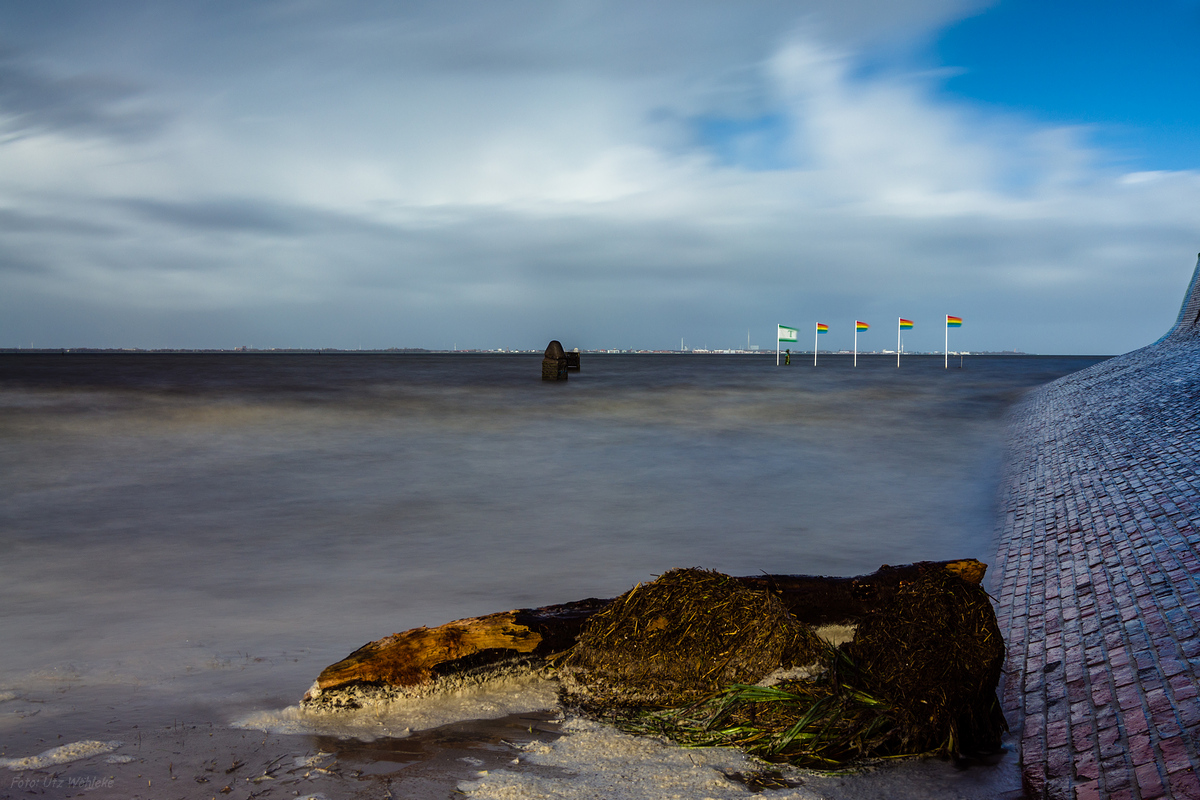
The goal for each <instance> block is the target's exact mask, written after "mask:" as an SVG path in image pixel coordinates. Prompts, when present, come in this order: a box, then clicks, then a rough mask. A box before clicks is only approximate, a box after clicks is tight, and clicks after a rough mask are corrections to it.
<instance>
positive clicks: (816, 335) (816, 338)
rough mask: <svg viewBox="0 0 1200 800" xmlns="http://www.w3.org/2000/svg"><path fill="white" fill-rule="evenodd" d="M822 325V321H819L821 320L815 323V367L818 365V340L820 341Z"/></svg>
mask: <svg viewBox="0 0 1200 800" xmlns="http://www.w3.org/2000/svg"><path fill="white" fill-rule="evenodd" d="M820 325H821V323H819V322H814V323H813V366H814V367H815V366H816V365H817V342H818V341H819V339H818V337H819V336H820V333H821V328H820Z"/></svg>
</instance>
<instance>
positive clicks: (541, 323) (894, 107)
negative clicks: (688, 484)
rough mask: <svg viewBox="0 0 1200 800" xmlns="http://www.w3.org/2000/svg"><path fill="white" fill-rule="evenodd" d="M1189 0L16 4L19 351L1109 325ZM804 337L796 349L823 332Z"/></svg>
mask: <svg viewBox="0 0 1200 800" xmlns="http://www.w3.org/2000/svg"><path fill="white" fill-rule="evenodd" d="M1198 38H1200V0H1145V2H1142V3H1137V4H1133V3H1128V2H1114V1H1112V0H1092V1H1091V2H1087V3H1084V2H1075V0H1064V1H1063V2H1059V1H1058V0H1043V2H1033V1H1032V0H1012V1H1011V2H1010V1H1009V0H1001V1H1000V2H992V3H989V2H985V1H983V0H807V1H806V2H799V1H797V0H793V1H792V2H776V1H775V0H738V2H729V0H686V2H675V0H657V1H656V2H654V3H645V2H634V1H633V0H616V1H609V0H503V2H500V1H498V0H429V1H428V2H426V1H424V0H406V2H393V1H392V0H387V2H382V1H381V2H341V1H337V2H334V1H333V0H331V1H330V2H324V0H259V1H258V2H254V3H245V2H241V1H240V0H239V1H238V2H225V1H224V0H214V1H204V2H200V1H199V0H197V1H196V2H188V1H187V0H179V1H178V2H162V1H161V0H147V1H146V2H122V1H121V0H113V1H112V2H104V3H96V2H93V0H80V1H79V2H65V1H60V0H44V2H37V3H28V2H22V0H0V347H18V346H20V347H30V346H33V347H141V348H175V347H178V348H208V347H211V348H231V347H237V346H243V345H246V346H250V347H256V348H267V347H338V348H358V347H361V348H386V347H423V348H431V349H443V348H444V349H449V348H452V347H457V348H459V349H467V348H481V349H485V348H486V349H492V348H514V349H526V348H542V347H545V344H546V342H548V341H549V340H550V339H559V340H561V341H562V342H563V344H564V345H566V346H567V347H580V348H581V349H592V348H645V349H678V347H679V345H680V341H681V339H682V340H683V341H684V342H685V344H686V345H687V346H688V347H697V348H699V347H707V348H728V347H742V346H745V344H746V343H747V339H749V341H750V342H751V343H752V344H755V345H758V346H760V347H762V348H764V349H767V348H772V349H773V348H774V345H775V330H776V327H775V326H776V325H777V324H779V323H782V324H785V325H790V326H793V327H796V328H798V329H799V330H800V331H801V340H802V342H804V341H806V340H807V337H808V336H809V335H810V334H808V333H806V332H811V331H812V330H813V326H814V325H815V323H816V322H823V323H826V324H828V325H829V328H830V332H829V334H828V335H827V336H825V337H823V339H822V347H823V348H831V349H838V348H843V347H844V348H849V347H850V346H851V342H852V337H853V327H854V321H855V320H863V321H866V322H869V323H870V324H871V329H870V330H869V331H868V332H866V333H864V334H861V335H860V336H859V347H860V348H861V349H882V348H892V347H894V346H895V336H894V333H895V329H896V319H897V318H898V317H900V316H903V317H906V318H908V319H912V320H913V321H914V322H915V327H914V329H913V330H912V331H909V332H906V334H905V347H906V348H907V349H909V350H940V349H941V347H942V343H943V320H944V318H945V315H946V314H954V315H957V316H960V317H962V318H963V320H964V322H963V326H962V327H961V328H958V329H955V330H954V331H953V333H952V339H953V341H952V344H951V347H952V349H965V350H975V351H981V350H1021V351H1025V352H1031V353H1080V354H1084V353H1087V354H1091V353H1097V354H1114V353H1121V352H1126V351H1128V350H1132V349H1135V348H1138V347H1142V346H1144V345H1147V344H1149V343H1151V342H1153V341H1154V340H1156V339H1157V338H1158V337H1160V336H1161V335H1163V334H1164V333H1165V332H1166V331H1167V329H1168V328H1169V327H1170V326H1171V325H1172V324H1173V322H1174V320H1175V317H1176V315H1177V313H1178V310H1179V306H1180V303H1181V301H1182V299H1183V293H1184V290H1185V289H1186V287H1187V285H1188V282H1189V280H1190V278H1191V275H1192V271H1193V269H1194V268H1195V266H1196V262H1197V251H1200V78H1198V77H1197V76H1200V48H1197V47H1196V46H1195V42H1196V41H1197V39H1198ZM801 346H804V345H801Z"/></svg>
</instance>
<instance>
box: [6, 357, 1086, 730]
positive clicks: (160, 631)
mask: <svg viewBox="0 0 1200 800" xmlns="http://www.w3.org/2000/svg"><path fill="white" fill-rule="evenodd" d="M1096 360H1098V359H1095V358H1016V357H1014V358H999V357H995V358H991V357H988V358H983V357H981V358H968V359H967V361H966V368H965V369H962V370H956V369H951V370H945V369H943V368H942V363H941V360H940V359H934V358H921V357H911V358H909V359H908V360H907V361H906V362H905V364H904V366H903V367H902V368H901V369H899V370H898V369H896V368H895V366H894V361H889V360H888V359H886V358H870V357H860V358H859V367H858V368H857V369H852V368H850V366H849V359H839V358H837V357H830V358H828V359H823V362H822V365H821V366H820V367H818V368H817V369H813V368H811V367H806V366H802V365H798V366H792V367H790V368H786V369H785V368H776V367H775V366H774V362H773V359H768V358H767V357H754V356H727V357H720V356H690V357H684V356H590V357H588V356H585V358H584V363H583V370H582V371H581V372H580V373H578V374H573V375H572V376H571V379H570V380H569V381H568V382H567V383H565V384H555V383H543V382H541V381H540V380H539V379H538V377H539V374H540V373H539V367H540V364H539V358H538V357H536V356H469V355H430V356H415V355H403V356H384V355H338V356H329V355H325V356H296V355H278V356H265V355H232V354H229V355H146V354H141V355H130V356H117V355H95V356H87V355H63V356H33V355H29V356H25V355H22V356H0V470H2V473H3V475H4V476H5V479H4V481H3V488H2V489H0V492H2V493H3V495H2V497H0V500H2V502H0V531H2V532H0V553H3V562H4V564H5V570H4V581H3V582H0V641H3V642H5V647H4V648H2V649H0V691H3V690H14V691H17V692H26V693H29V692H35V691H39V690H41V689H42V688H44V687H46V686H50V685H70V686H79V685H94V684H102V683H103V684H112V685H126V686H137V687H139V691H140V692H141V694H140V695H139V696H140V697H142V698H143V700H142V702H143V703H145V704H146V705H147V706H148V707H149V706H153V705H154V703H165V702H168V701H169V700H171V699H175V700H178V699H180V698H182V697H183V696H184V695H186V696H187V698H188V702H191V703H197V704H200V705H204V704H209V705H210V706H211V707H212V708H215V709H219V713H221V714H226V715H242V714H244V713H247V712H248V711H252V710H254V709H256V708H261V707H275V708H278V707H281V705H283V704H285V703H286V702H294V700H295V699H296V698H298V697H299V696H300V695H301V694H302V693H303V692H304V690H305V689H306V688H307V687H308V685H309V684H310V683H311V681H312V679H313V677H314V676H315V675H316V674H317V672H319V671H320V669H321V668H322V667H324V666H325V665H327V664H329V663H332V662H333V661H336V660H338V659H340V658H341V657H343V656H345V655H346V654H347V653H348V652H349V651H350V650H353V649H354V648H356V647H358V646H359V645H361V644H362V643H363V642H366V641H368V640H371V639H375V638H378V637H380V636H383V635H385V634H388V633H391V632H394V631H398V630H402V629H405V628H409V627H413V626H417V625H422V624H428V625H436V624H440V623H442V622H445V621H448V620H451V619H454V618H458V617H464V616H471V615H477V614H483V613H489V612H492V611H497V610H504V609H509V608H516V607H522V606H535V605H542V604H548V603H555V602H562V601H567V600H574V599H579V598H583V597H587V596H600V597H609V596H614V595H616V594H618V593H620V592H622V591H624V590H625V589H627V588H629V587H630V586H631V585H632V584H634V583H636V582H638V581H643V580H647V579H649V578H651V577H652V576H654V575H655V574H657V573H660V572H662V571H664V570H667V569H669V568H672V567H679V566H703V567H708V568H713V569H718V570H721V571H723V572H727V573H732V574H754V573H758V572H762V571H766V572H776V573H826V574H855V573H862V572H869V571H872V570H874V569H876V568H878V567H879V565H880V564H883V563H904V562H909V561H913V560H920V559H947V558H958V557H977V558H980V559H982V560H984V561H988V560H990V557H991V554H992V547H991V543H990V541H991V535H992V530H993V525H994V520H993V510H992V503H993V493H994V491H995V485H996V478H997V474H998V470H999V466H1000V459H1001V456H1002V453H1001V444H1002V424H1003V422H1002V417H1003V413H1004V410H1005V408H1006V407H1007V406H1008V405H1009V404H1010V403H1011V402H1012V401H1013V400H1014V399H1015V398H1016V397H1017V396H1019V394H1020V393H1021V392H1022V391H1024V390H1025V389H1027V388H1028V387H1030V386H1032V385H1036V384H1038V383H1042V382H1044V381H1046V380H1049V379H1052V378H1054V377H1057V376H1059V375H1061V374H1065V373H1066V372H1070V371H1073V370H1076V369H1080V368H1082V367H1084V366H1087V365H1089V364H1091V363H1094V362H1095V361H1096ZM55 682H57V684H56V683H55ZM64 713H65V712H64ZM76 713H84V712H83V711H82V710H80V709H77V710H76ZM214 713H217V712H214ZM229 718H232V717H231V716H229V717H227V719H226V721H228V719H229Z"/></svg>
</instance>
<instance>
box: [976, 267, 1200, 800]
mask: <svg viewBox="0 0 1200 800" xmlns="http://www.w3.org/2000/svg"><path fill="white" fill-rule="evenodd" d="M1198 316H1200V261H1198V263H1197V267H1196V274H1195V275H1194V276H1193V278H1192V285H1191V286H1190V287H1189V290H1188V294H1187V297H1186V298H1185V300H1184V304H1183V308H1182V310H1181V312H1180V316H1179V321H1178V322H1177V323H1176V325H1175V327H1174V328H1172V330H1171V332H1170V333H1168V334H1167V335H1166V336H1165V337H1163V339H1161V340H1159V341H1158V342H1156V343H1155V344H1153V345H1151V346H1149V347H1146V348H1143V349H1141V350H1137V351H1134V352H1132V353H1128V354H1126V355H1123V356H1119V357H1117V358H1114V359H1111V360H1109V361H1105V362H1102V363H1100V364H1097V365H1096V366H1094V367H1092V368H1090V369H1087V370H1084V371H1082V372H1079V373H1076V374H1074V375H1069V376H1067V377H1065V378H1062V379H1061V380H1058V381H1055V382H1054V383H1051V384H1049V385H1047V386H1045V387H1043V388H1042V389H1040V390H1038V391H1037V392H1035V393H1034V394H1033V395H1031V396H1030V397H1028V398H1026V400H1025V401H1024V402H1023V403H1022V404H1021V405H1020V406H1019V407H1018V408H1017V410H1016V412H1015V414H1014V418H1013V427H1012V441H1011V451H1010V460H1009V467H1008V472H1007V475H1006V478H1005V484H1004V489H1003V492H1004V493H1003V495H1002V499H1001V502H1002V506H1001V510H1002V513H1003V514H1004V518H1003V523H1002V528H1001V535H1000V542H999V562H998V567H999V569H1000V585H1001V590H1000V597H999V607H998V609H997V613H998V616H999V619H1000V625H1001V628H1002V629H1003V630H1004V631H1005V632H1006V639H1007V641H1008V664H1007V680H1006V688H1005V693H1004V706H1005V713H1006V715H1007V716H1008V718H1009V720H1010V722H1013V723H1017V724H1019V725H1020V726H1021V763H1022V771H1023V776H1024V780H1025V786H1026V791H1027V793H1028V794H1029V796H1030V797H1033V798H1043V797H1045V798H1073V799H1074V798H1077V799H1078V800H1090V799H1091V798H1113V800H1122V799H1123V798H1142V799H1143V800H1149V798H1158V797H1171V798H1180V799H1182V798H1197V800H1200V776H1198V773H1200V751H1198V749H1197V742H1198V740H1200V701H1198V700H1197V692H1198V690H1200V555H1198V553H1200V320H1198Z"/></svg>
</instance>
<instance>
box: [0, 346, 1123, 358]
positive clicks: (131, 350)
mask: <svg viewBox="0 0 1200 800" xmlns="http://www.w3.org/2000/svg"><path fill="white" fill-rule="evenodd" d="M579 352H580V353H581V354H582V355H587V356H607V355H667V356H669V355H674V356H691V355H697V356H729V355H734V356H737V355H745V356H774V355H775V351H774V350H682V351H681V350H616V349H608V350H580V351H579ZM791 353H792V355H793V356H803V355H809V356H811V355H812V354H813V351H812V350H792V351H791ZM189 354H196V355H221V354H224V355H347V356H353V355H476V356H479V355H488V356H509V355H522V356H526V355H541V354H542V350H503V349H502V350H428V349H425V348H421V347H388V348H382V349H375V350H370V349H366V350H343V349H340V348H336V347H320V348H305V347H270V348H261V349H260V348H254V347H235V348H231V349H218V348H153V349H151V348H141V347H37V348H29V347H0V355H189ZM818 355H820V356H842V355H845V356H848V355H851V351H849V350H845V351H842V350H821V351H819V353H818ZM858 355H859V357H862V356H888V357H891V358H895V356H896V351H895V350H860V351H858ZM902 355H903V356H904V357H905V358H909V357H913V356H942V351H941V350H930V351H912V352H905V353H903V354H902ZM950 355H952V356H959V355H961V356H972V357H975V356H1024V357H1032V358H1062V357H1072V356H1080V355H1087V356H1097V357H1100V358H1111V357H1112V356H1111V355H1104V354H1093V353H1026V352H1023V351H1019V350H972V351H961V352H960V351H954V350H952V351H950Z"/></svg>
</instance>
